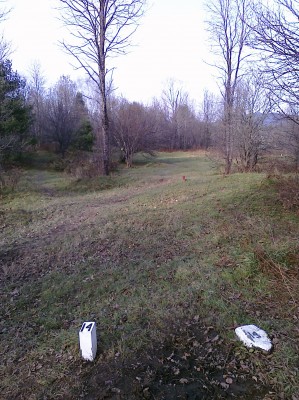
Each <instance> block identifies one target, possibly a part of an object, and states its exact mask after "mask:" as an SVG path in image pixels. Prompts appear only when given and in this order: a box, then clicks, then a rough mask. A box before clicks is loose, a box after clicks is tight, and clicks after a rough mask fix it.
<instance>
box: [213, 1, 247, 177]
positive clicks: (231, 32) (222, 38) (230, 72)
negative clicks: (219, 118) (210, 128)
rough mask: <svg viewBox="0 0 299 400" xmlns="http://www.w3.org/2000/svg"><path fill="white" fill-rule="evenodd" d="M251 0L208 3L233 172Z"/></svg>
mask: <svg viewBox="0 0 299 400" xmlns="http://www.w3.org/2000/svg"><path fill="white" fill-rule="evenodd" d="M249 5H250V1H249V0H214V1H213V2H212V3H209V5H208V10H209V15H210V19H209V21H208V28H209V31H210V34H211V40H212V42H213V45H214V46H213V47H214V48H215V50H216V52H217V53H218V55H220V57H221V58H222V60H223V62H222V63H220V64H219V63H217V64H215V66H216V67H217V68H218V70H219V71H220V73H221V81H222V96H223V103H224V107H223V133H224V149H223V151H224V157H225V172H226V173H227V174H229V173H230V172H231V167H232V161H233V148H234V127H233V117H234V115H233V113H234V104H235V92H236V87H237V84H238V82H239V80H240V78H241V76H242V67H243V64H244V61H245V59H246V58H247V57H248V55H249V54H248V53H247V52H246V51H245V46H246V42H247V40H248V38H249V34H250V28H249V26H248V25H247V23H246V22H245V21H247V22H248V20H249V19H250V8H249Z"/></svg>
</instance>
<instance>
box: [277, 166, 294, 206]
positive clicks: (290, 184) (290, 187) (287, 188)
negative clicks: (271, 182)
mask: <svg viewBox="0 0 299 400" xmlns="http://www.w3.org/2000/svg"><path fill="white" fill-rule="evenodd" d="M276 187H277V190H278V195H279V200H280V201H281V203H282V205H283V207H284V208H285V209H287V210H293V211H299V175H298V174H297V175H294V176H291V177H279V178H278V179H277V182H276Z"/></svg>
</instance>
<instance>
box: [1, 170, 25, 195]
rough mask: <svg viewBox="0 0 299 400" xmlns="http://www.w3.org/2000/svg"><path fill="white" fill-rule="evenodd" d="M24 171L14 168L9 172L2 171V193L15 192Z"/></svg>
mask: <svg viewBox="0 0 299 400" xmlns="http://www.w3.org/2000/svg"><path fill="white" fill-rule="evenodd" d="M21 176H22V171H21V170H20V169H19V168H12V169H9V170H7V171H3V170H0V192H4V191H14V190H15V189H16V187H17V185H18V183H19V181H20V179H21Z"/></svg>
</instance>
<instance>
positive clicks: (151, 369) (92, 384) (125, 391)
mask: <svg viewBox="0 0 299 400" xmlns="http://www.w3.org/2000/svg"><path fill="white" fill-rule="evenodd" d="M171 328H172V329H173V332H175V333H168V335H167V340H165V341H164V343H162V344H161V343H160V344H156V345H153V347H152V348H151V349H150V350H149V351H147V352H143V353H141V354H139V356H138V357H137V358H132V359H130V360H124V361H123V362H121V361H120V360H118V357H117V356H119V357H121V355H118V354H117V355H116V357H115V359H114V360H113V361H112V362H111V361H110V362H108V361H104V360H102V361H100V362H96V365H95V366H89V365H87V366H86V370H85V378H83V379H84V385H83V390H82V392H81V394H80V398H83V399H86V400H102V399H115V400H116V399H132V400H134V399H155V400H172V399H190V400H199V399H201V400H204V399H227V398H232V399H233V398H236V399H244V400H246V399H248V400H249V399H250V400H252V399H255V400H258V399H264V398H266V397H265V396H266V395H269V393H270V394H271V392H270V390H269V387H266V386H265V385H264V384H263V383H262V381H261V380H260V378H259V377H257V376H254V375H253V372H252V369H253V364H252V359H253V358H255V359H256V358H257V357H258V358H259V360H260V362H261V363H266V359H267V355H266V354H262V353H261V352H255V353H254V354H253V353H249V352H246V353H247V354H245V353H244V354H242V356H240V355H235V350H236V348H237V345H236V347H232V346H228V345H227V344H226V343H225V341H224V340H223V339H222V338H221V337H220V336H219V335H218V334H217V332H216V331H215V330H214V328H213V327H203V326H202V324H201V322H200V321H199V319H198V318H197V317H195V318H194V319H193V320H192V321H190V322H187V323H181V324H180V325H177V326H172V327H171ZM270 398H271V397H267V399H270ZM272 398H274V397H272Z"/></svg>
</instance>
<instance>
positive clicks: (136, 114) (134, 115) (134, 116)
mask: <svg viewBox="0 0 299 400" xmlns="http://www.w3.org/2000/svg"><path fill="white" fill-rule="evenodd" d="M112 118H113V136H114V140H115V142H116V143H117V145H118V146H119V148H120V150H121V152H122V154H123V156H124V160H125V162H126V164H127V167H128V168H129V167H131V166H132V163H133V156H134V154H135V153H137V152H143V153H148V154H153V150H154V149H155V144H156V143H155V139H156V137H155V123H154V119H153V118H152V114H151V109H150V108H148V107H145V106H144V105H142V104H140V103H136V102H133V103H130V102H128V101H127V100H125V99H122V100H119V101H117V102H116V104H114V108H113V117H112Z"/></svg>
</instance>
